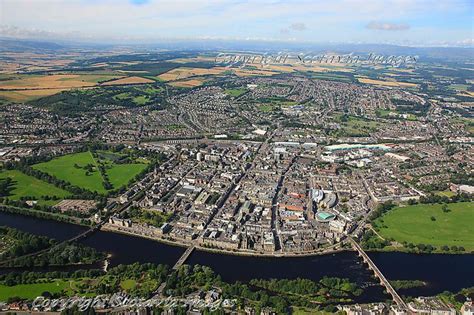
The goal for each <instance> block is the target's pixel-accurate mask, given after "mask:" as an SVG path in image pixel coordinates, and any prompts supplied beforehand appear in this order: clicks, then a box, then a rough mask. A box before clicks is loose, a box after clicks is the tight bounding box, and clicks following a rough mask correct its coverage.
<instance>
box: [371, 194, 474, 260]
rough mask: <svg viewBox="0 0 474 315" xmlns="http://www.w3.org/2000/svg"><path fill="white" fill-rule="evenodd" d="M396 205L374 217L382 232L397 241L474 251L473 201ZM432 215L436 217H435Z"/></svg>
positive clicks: (380, 232)
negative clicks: (446, 203) (445, 209)
mask: <svg viewBox="0 0 474 315" xmlns="http://www.w3.org/2000/svg"><path fill="white" fill-rule="evenodd" d="M447 206H448V209H449V210H450V211H449V212H443V210H442V204H419V205H414V206H406V207H397V208H395V209H393V210H391V211H389V212H388V213H386V214H385V215H383V216H382V217H380V218H378V219H377V220H376V221H375V225H376V227H377V230H378V232H379V234H381V235H382V237H384V238H393V239H394V240H395V241H397V242H408V243H413V244H415V245H416V244H425V245H428V244H429V245H433V246H435V247H438V248H439V247H441V246H444V245H446V246H462V247H464V248H465V249H466V252H470V251H474V202H460V203H450V204H448V205H447ZM431 217H434V218H435V220H434V221H433V220H432V218H431Z"/></svg>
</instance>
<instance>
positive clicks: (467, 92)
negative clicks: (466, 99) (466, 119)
mask: <svg viewBox="0 0 474 315" xmlns="http://www.w3.org/2000/svg"><path fill="white" fill-rule="evenodd" d="M458 95H460V96H470V97H474V92H471V91H462V92H461V93H459V94H458Z"/></svg>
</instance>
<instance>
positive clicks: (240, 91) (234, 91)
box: [224, 89, 247, 97]
mask: <svg viewBox="0 0 474 315" xmlns="http://www.w3.org/2000/svg"><path fill="white" fill-rule="evenodd" d="M224 92H225V93H226V94H227V95H230V96H233V97H238V96H240V95H242V94H244V93H245V92H247V89H227V90H225V91H224Z"/></svg>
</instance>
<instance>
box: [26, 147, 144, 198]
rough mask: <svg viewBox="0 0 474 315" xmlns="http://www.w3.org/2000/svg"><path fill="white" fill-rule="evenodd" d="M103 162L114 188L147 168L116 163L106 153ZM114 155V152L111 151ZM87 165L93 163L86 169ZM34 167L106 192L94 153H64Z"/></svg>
mask: <svg viewBox="0 0 474 315" xmlns="http://www.w3.org/2000/svg"><path fill="white" fill-rule="evenodd" d="M101 154H102V156H103V157H104V158H103V159H102V160H103V161H102V162H103V163H104V164H106V166H107V167H106V173H107V175H108V177H109V181H110V183H111V184H112V185H113V187H114V188H120V187H122V186H124V185H126V184H128V182H129V181H130V180H131V179H133V178H134V177H135V176H136V175H137V174H138V173H140V172H141V171H142V170H143V169H145V168H146V164H144V163H131V164H115V163H113V160H112V159H108V158H107V157H106V156H107V155H106V154H104V153H101ZM110 156H111V157H113V154H111V153H110ZM87 165H92V167H91V168H89V169H86V168H87ZM33 168H35V169H37V170H40V171H42V172H45V173H48V174H50V175H51V176H54V177H56V178H58V179H61V180H64V181H66V182H69V183H71V184H72V185H74V186H78V187H81V188H84V189H87V190H90V191H96V192H98V193H106V192H107V190H106V189H105V188H104V186H103V181H104V180H103V177H102V175H101V173H100V171H99V168H98V161H96V159H95V158H94V157H93V156H92V153H91V152H89V151H87V152H80V153H74V154H68V155H64V156H61V157H58V158H55V159H52V160H51V161H48V162H44V163H39V164H36V165H33Z"/></svg>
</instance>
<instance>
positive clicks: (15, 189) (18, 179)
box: [0, 170, 70, 202]
mask: <svg viewBox="0 0 474 315" xmlns="http://www.w3.org/2000/svg"><path fill="white" fill-rule="evenodd" d="M7 177H9V178H11V179H12V180H13V185H12V189H11V190H10V195H9V196H8V198H10V199H13V200H18V199H20V198H21V197H26V196H28V197H32V198H37V199H41V197H42V196H46V195H47V196H51V197H58V198H65V197H66V196H68V195H70V194H69V192H67V191H65V190H63V189H61V188H58V187H56V186H53V185H51V184H49V183H46V182H44V181H41V180H39V179H36V178H34V177H32V176H28V175H26V174H24V173H22V172H20V171H17V170H6V171H1V172H0V179H4V178H7ZM53 202H57V201H53Z"/></svg>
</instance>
